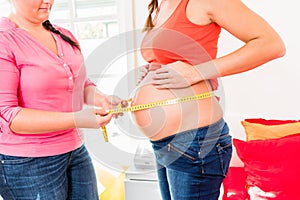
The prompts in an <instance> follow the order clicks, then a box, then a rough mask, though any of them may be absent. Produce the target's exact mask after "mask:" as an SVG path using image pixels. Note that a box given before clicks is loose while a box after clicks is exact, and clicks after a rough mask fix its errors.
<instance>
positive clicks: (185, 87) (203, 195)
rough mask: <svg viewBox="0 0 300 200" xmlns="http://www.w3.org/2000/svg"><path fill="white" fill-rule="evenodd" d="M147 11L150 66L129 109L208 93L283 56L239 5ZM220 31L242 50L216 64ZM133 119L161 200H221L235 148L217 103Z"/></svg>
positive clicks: (275, 39) (227, 1) (169, 0)
mask: <svg viewBox="0 0 300 200" xmlns="http://www.w3.org/2000/svg"><path fill="white" fill-rule="evenodd" d="M148 9H149V17H148V19H147V22H146V25H145V27H144V30H145V31H146V35H145V37H144V40H143V42H142V45H141V53H142V55H143V57H144V59H145V60H146V61H147V62H148V63H149V65H148V66H147V67H146V68H144V70H145V69H146V70H147V72H146V73H145V76H143V77H142V78H143V79H142V82H141V83H140V85H139V89H138V90H137V92H136V95H135V97H134V101H133V105H139V104H145V103H149V102H154V101H160V100H164V99H176V98H182V97H186V96H193V95H198V94H203V93H210V92H213V91H214V90H216V89H217V87H218V82H217V78H219V77H223V76H227V75H232V74H237V73H241V72H245V71H248V70H251V69H253V68H255V67H258V66H260V65H262V64H264V63H266V62H268V61H270V60H272V59H275V58H278V57H281V56H283V55H284V54H285V46H284V44H283V42H282V40H281V38H280V36H279V35H278V34H277V33H276V31H274V29H273V28H272V27H271V26H270V25H269V24H268V23H267V22H266V21H265V20H264V19H262V18H261V17H260V16H258V15H257V14H256V13H254V12H253V11H251V10H250V9H249V8H247V7H246V6H245V5H244V4H243V3H242V2H241V1H239V0H218V1H217V0H162V1H161V3H160V4H159V5H158V1H157V0H151V2H150V4H149V6H148ZM154 11H155V12H156V15H155V16H154V19H152V14H153V13H154ZM222 28H223V29H225V30H227V31H228V32H229V33H231V34H232V35H233V36H235V37H236V38H238V39H239V40H241V41H243V42H244V45H243V46H242V47H241V48H239V49H237V50H235V51H234V52H232V53H230V54H228V55H225V56H223V57H220V58H216V55H217V44H218V38H219V34H220V31H221V29H222ZM133 115H134V118H135V120H136V123H137V125H138V126H139V128H140V129H141V130H142V131H143V133H144V134H145V135H146V136H147V137H149V139H150V140H151V142H152V145H153V148H154V152H155V155H156V161H157V172H158V178H159V185H160V190H161V195H162V198H163V200H171V199H172V200H199V199H200V200H201V199H209V200H213V199H218V197H219V194H220V186H221V183H222V181H223V179H224V177H225V176H226V173H227V169H228V166H229V163H230V159H231V153H232V143H231V136H230V135H229V129H228V126H227V125H226V123H225V122H224V120H223V112H222V108H221V106H220V105H219V101H218V98H217V97H215V96H213V95H211V96H210V95H209V96H208V97H207V98H203V99H198V100H194V101H188V102H184V103H175V104H172V105H167V106H162V107H156V108H152V109H147V110H141V111H136V112H134V114H133Z"/></svg>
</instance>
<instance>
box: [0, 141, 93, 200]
mask: <svg viewBox="0 0 300 200" xmlns="http://www.w3.org/2000/svg"><path fill="white" fill-rule="evenodd" d="M0 195H1V196H2V198H3V199H4V200H66V199H68V200H98V192H97V182H96V176H95V172H94V168H93V165H92V162H91V158H90V156H89V154H88V152H87V150H86V148H85V147H84V146H82V147H80V148H78V149H76V150H74V151H71V152H69V153H65V154H61V155H57V156H50V157H39V158H25V157H15V156H7V155H2V154H0Z"/></svg>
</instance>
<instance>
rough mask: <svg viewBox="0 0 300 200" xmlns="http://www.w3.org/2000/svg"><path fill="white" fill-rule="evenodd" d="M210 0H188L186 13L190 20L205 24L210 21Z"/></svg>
mask: <svg viewBox="0 0 300 200" xmlns="http://www.w3.org/2000/svg"><path fill="white" fill-rule="evenodd" d="M210 1H211V0H189V3H188V5H187V8H186V13H187V16H188V18H189V20H190V21H192V22H193V23H195V24H199V25H205V24H209V23H211V19H210V15H209V14H210V12H211V10H212V8H211V7H212V3H211V2H210ZM213 1H214V0H213Z"/></svg>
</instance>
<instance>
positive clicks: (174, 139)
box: [151, 119, 232, 200]
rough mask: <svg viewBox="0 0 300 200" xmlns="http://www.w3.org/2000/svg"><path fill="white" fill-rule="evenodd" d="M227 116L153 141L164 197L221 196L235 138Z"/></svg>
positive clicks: (205, 199) (199, 199)
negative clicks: (232, 135)
mask: <svg viewBox="0 0 300 200" xmlns="http://www.w3.org/2000/svg"><path fill="white" fill-rule="evenodd" d="M228 133H229V128H228V126H227V124H226V123H225V122H224V120H223V119H221V120H220V121H218V122H216V123H214V124H212V125H210V126H207V127H201V128H198V129H193V130H188V131H184V132H181V133H178V134H176V135H172V136H169V137H167V138H164V139H161V140H158V141H151V142H152V146H153V149H154V153H155V156H156V163H157V173H158V179H159V186H160V191H161V195H162V198H163V200H217V199H218V197H219V195H220V187H221V184H222V181H223V179H224V177H225V176H226V174H227V171H228V167H229V163H230V159H231V155H232V139H231V136H230V135H229V134H228Z"/></svg>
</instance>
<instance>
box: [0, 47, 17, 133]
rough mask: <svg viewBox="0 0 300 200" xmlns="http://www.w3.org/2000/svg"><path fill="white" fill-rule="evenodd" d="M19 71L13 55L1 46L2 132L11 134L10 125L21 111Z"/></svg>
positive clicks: (0, 97) (0, 100)
mask: <svg viewBox="0 0 300 200" xmlns="http://www.w3.org/2000/svg"><path fill="white" fill-rule="evenodd" d="M18 85H19V70H18V69H17V68H16V65H15V63H14V61H13V56H12V53H10V51H9V50H7V49H6V48H5V45H3V44H0V128H1V130H0V132H4V133H9V132H11V131H10V128H9V126H10V123H11V121H12V120H13V119H14V117H15V116H16V114H17V113H18V112H19V111H20V109H21V107H19V105H18Z"/></svg>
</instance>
